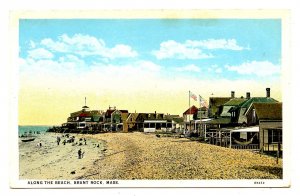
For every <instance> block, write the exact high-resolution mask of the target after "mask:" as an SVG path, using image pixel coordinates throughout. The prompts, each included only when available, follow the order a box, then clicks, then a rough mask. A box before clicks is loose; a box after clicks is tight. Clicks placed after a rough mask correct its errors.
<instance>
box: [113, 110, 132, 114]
mask: <svg viewBox="0 0 300 196" xmlns="http://www.w3.org/2000/svg"><path fill="white" fill-rule="evenodd" d="M116 112H120V113H121V114H127V113H128V110H114V111H113V112H111V114H113V113H116Z"/></svg>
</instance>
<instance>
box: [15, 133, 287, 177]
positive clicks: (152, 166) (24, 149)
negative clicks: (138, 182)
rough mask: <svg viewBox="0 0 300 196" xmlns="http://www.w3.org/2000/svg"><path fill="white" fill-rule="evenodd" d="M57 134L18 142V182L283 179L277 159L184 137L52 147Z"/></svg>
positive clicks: (120, 136)
mask: <svg viewBox="0 0 300 196" xmlns="http://www.w3.org/2000/svg"><path fill="white" fill-rule="evenodd" d="M58 135H59V136H61V134H54V133H46V134H44V135H39V136H38V138H36V140H35V141H33V142H26V143H24V142H21V141H20V142H19V151H20V152H19V159H20V160H19V163H20V171H19V177H20V179H24V180H25V179H67V180H75V179H120V180H121V179H128V180H132V179H279V178H282V159H280V160H279V163H278V164H276V158H274V157H270V156H266V155H260V154H257V153H253V152H249V151H243V150H234V149H228V148H223V147H218V146H214V145H209V144H203V143H199V142H196V141H190V140H189V139H186V138H173V137H160V138H159V137H156V136H155V135H154V134H144V133H139V132H135V133H105V134H97V135H74V136H75V142H77V145H72V144H71V143H67V144H66V145H63V144H62V143H60V145H57V143H56V137H57V136H58ZM79 138H86V141H87V145H84V142H83V145H81V146H79V145H78V144H79ZM62 139H63V138H62ZM39 142H41V143H42V146H41V147H39V146H37V144H38V143H39ZM98 144H99V147H97V146H98ZM80 148H81V149H82V151H83V152H84V156H83V158H82V159H78V154H77V151H78V150H79V149H80Z"/></svg>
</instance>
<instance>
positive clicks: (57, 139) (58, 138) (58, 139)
mask: <svg viewBox="0 0 300 196" xmlns="http://www.w3.org/2000/svg"><path fill="white" fill-rule="evenodd" d="M56 141H57V145H59V143H60V137H59V136H57V138H56Z"/></svg>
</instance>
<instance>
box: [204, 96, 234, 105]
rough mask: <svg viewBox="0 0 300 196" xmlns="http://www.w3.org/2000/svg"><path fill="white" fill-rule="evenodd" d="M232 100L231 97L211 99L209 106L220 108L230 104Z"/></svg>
mask: <svg viewBox="0 0 300 196" xmlns="http://www.w3.org/2000/svg"><path fill="white" fill-rule="evenodd" d="M230 99H231V97H210V98H209V106H210V107H212V106H216V107H219V106H221V105H224V103H226V102H228V101H229V100H230Z"/></svg>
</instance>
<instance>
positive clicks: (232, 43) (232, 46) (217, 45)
mask: <svg viewBox="0 0 300 196" xmlns="http://www.w3.org/2000/svg"><path fill="white" fill-rule="evenodd" d="M185 44H186V45H188V46H191V47H200V48H203V49H210V50H212V49H224V50H245V49H249V48H244V47H241V46H239V45H238V44H237V41H236V40H235V39H208V40H200V41H198V40H187V41H186V42H185Z"/></svg>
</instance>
